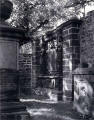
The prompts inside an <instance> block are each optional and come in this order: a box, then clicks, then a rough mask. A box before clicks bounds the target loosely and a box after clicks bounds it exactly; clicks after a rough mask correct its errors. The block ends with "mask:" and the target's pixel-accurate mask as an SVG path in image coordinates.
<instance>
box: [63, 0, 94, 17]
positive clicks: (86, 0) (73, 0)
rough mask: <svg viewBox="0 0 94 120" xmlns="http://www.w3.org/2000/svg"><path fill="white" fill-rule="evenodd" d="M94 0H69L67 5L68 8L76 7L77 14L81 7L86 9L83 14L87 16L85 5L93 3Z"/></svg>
mask: <svg viewBox="0 0 94 120" xmlns="http://www.w3.org/2000/svg"><path fill="white" fill-rule="evenodd" d="M93 2H94V0H68V1H67V3H66V5H65V7H66V8H71V7H72V8H74V11H75V15H77V14H79V13H80V12H81V11H80V10H81V8H82V9H84V12H83V15H84V16H85V7H86V6H87V5H91V4H92V3H93Z"/></svg>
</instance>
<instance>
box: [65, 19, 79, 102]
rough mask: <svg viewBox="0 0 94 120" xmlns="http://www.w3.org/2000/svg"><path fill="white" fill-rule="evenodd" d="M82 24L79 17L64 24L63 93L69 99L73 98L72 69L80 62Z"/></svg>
mask: <svg viewBox="0 0 94 120" xmlns="http://www.w3.org/2000/svg"><path fill="white" fill-rule="evenodd" d="M80 25H81V21H80V20H78V19H72V20H69V21H68V22H66V23H64V24H63V86H64V87H63V93H64V98H65V100H69V101H70V100H71V99H72V98H71V97H72V71H73V70H74V69H75V68H76V67H77V66H78V65H79V63H80V40H79V28H80Z"/></svg>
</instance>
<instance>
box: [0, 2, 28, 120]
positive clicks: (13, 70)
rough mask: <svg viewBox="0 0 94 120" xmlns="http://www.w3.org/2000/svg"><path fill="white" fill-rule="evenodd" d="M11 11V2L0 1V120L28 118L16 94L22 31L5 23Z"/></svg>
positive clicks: (17, 90)
mask: <svg viewBox="0 0 94 120" xmlns="http://www.w3.org/2000/svg"><path fill="white" fill-rule="evenodd" d="M4 10H5V11H4ZM11 11H12V3H11V2H9V1H8V0H2V1H0V120H23V118H24V119H25V117H26V116H27V117H28V116H29V115H28V113H27V112H26V107H25V106H24V105H23V104H22V103H21V102H20V101H19V94H18V92H19V71H18V70H19V68H18V56H19V41H20V40H21V39H23V36H24V31H23V30H20V29H16V28H12V27H11V26H10V25H8V24H7V23H6V22H5V20H6V19H7V18H9V16H10V14H11Z"/></svg>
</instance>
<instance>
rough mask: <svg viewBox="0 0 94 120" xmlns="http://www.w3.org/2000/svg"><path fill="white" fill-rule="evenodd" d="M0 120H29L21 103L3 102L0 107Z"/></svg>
mask: <svg viewBox="0 0 94 120" xmlns="http://www.w3.org/2000/svg"><path fill="white" fill-rule="evenodd" d="M0 120H30V115H29V113H28V112H27V111H26V107H25V105H23V103H21V102H3V103H2V105H0Z"/></svg>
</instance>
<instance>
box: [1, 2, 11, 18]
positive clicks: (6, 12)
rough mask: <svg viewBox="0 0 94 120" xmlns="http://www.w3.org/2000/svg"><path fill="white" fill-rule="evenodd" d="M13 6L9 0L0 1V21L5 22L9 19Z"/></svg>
mask: <svg viewBox="0 0 94 120" xmlns="http://www.w3.org/2000/svg"><path fill="white" fill-rule="evenodd" d="M12 9H13V4H12V3H11V2H10V1H9V0H1V1H0V20H6V19H8V18H9V17H10V14H11V12H12Z"/></svg>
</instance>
